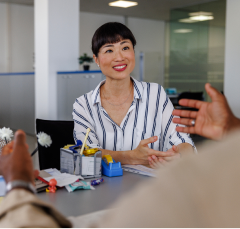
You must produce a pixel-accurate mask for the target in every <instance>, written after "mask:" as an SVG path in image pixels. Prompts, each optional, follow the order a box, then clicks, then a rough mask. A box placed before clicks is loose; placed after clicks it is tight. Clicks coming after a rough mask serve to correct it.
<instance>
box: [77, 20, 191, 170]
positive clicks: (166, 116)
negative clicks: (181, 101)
mask: <svg viewBox="0 0 240 229" xmlns="http://www.w3.org/2000/svg"><path fill="white" fill-rule="evenodd" d="M135 45H136V40H135V38H134V36H133V34H132V32H131V31H130V30H129V29H128V28H127V27H126V26H125V25H123V24H121V23H117V22H110V23H106V24H104V25H102V26H101V27H99V28H98V29H97V31H96V32H95V34H94V36H93V38H92V51H93V58H94V60H95V62H96V64H97V65H98V66H99V67H100V69H101V71H102V73H103V74H104V75H105V76H106V80H105V81H102V82H101V83H100V84H99V85H98V86H97V87H96V88H95V90H94V91H91V92H89V93H87V94H85V95H83V96H81V97H79V98H77V99H76V101H75V103H74V105H73V119H74V123H75V126H74V138H75V140H77V139H80V140H82V141H83V139H84V137H85V133H86V129H87V128H90V129H91V132H90V133H89V137H88V139H87V145H89V146H90V147H94V148H95V147H98V148H101V150H102V154H103V155H105V154H110V155H111V156H112V157H113V159H114V160H115V161H120V162H121V163H122V164H143V165H150V166H151V167H153V168H154V167H157V166H159V165H161V164H165V163H167V162H168V161H171V160H173V159H175V158H179V157H180V153H181V152H183V153H184V152H186V149H190V150H191V151H192V152H193V149H192V147H193V142H192V140H191V138H190V137H189V136H188V135H187V134H182V133H181V134H180V133H178V132H176V130H175V128H176V124H174V123H172V118H173V116H172V111H173V106H172V104H171V101H170V100H169V99H168V97H167V96H166V93H165V92H164V89H163V88H162V87H161V86H160V85H158V84H156V83H145V82H138V81H137V80H135V79H133V78H132V77H131V76H130V74H131V72H132V71H133V69H134V67H135V53H134V46H135Z"/></svg>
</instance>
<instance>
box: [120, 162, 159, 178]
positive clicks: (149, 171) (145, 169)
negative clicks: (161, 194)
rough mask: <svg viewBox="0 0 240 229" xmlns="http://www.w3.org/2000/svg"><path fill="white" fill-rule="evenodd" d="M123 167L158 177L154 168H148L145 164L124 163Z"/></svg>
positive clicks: (126, 169) (133, 171) (125, 169)
mask: <svg viewBox="0 0 240 229" xmlns="http://www.w3.org/2000/svg"><path fill="white" fill-rule="evenodd" d="M122 169H123V170H124V171H127V172H131V173H138V174H141V175H144V176H149V177H156V175H155V173H154V169H151V168H148V167H146V166H143V165H122Z"/></svg>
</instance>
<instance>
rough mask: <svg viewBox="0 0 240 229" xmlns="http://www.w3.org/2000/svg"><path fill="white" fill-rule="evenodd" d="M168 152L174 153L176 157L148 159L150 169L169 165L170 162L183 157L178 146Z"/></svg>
mask: <svg viewBox="0 0 240 229" xmlns="http://www.w3.org/2000/svg"><path fill="white" fill-rule="evenodd" d="M167 152H172V153H173V154H174V155H173V156H170V157H157V156H155V155H152V156H151V157H148V161H149V165H150V167H151V168H153V169H157V168H159V167H161V166H165V165H167V164H168V163H169V162H170V161H173V160H175V159H179V158H180V157H181V155H180V153H179V147H178V146H175V145H173V147H172V148H171V149H169V150H168V151H167Z"/></svg>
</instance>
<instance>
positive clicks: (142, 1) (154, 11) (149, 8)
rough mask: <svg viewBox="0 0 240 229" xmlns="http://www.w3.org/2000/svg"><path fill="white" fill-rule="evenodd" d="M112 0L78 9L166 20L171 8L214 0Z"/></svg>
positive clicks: (93, 0)
mask: <svg viewBox="0 0 240 229" xmlns="http://www.w3.org/2000/svg"><path fill="white" fill-rule="evenodd" d="M113 1H116V0H80V11H83V12H92V13H100V14H113V15H124V16H131V17H139V18H148V19H156V20H166V21H168V20H169V16H170V15H169V12H170V10H171V9H174V8H181V7H186V6H191V5H196V4H201V3H206V2H212V1H216V0H132V1H137V2H138V5H137V6H133V7H129V8H120V7H111V6H108V3H109V2H113ZM0 2H8V3H14V4H23V5H33V2H34V0H0Z"/></svg>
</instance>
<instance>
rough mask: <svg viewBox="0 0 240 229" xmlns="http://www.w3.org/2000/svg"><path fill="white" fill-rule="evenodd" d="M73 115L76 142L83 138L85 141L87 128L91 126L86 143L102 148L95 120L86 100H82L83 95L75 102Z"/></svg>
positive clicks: (92, 146)
mask: <svg viewBox="0 0 240 229" xmlns="http://www.w3.org/2000/svg"><path fill="white" fill-rule="evenodd" d="M72 115H73V121H74V131H73V137H74V140H75V142H77V140H81V141H82V142H83V141H84V138H85V135H86V130H87V129H88V128H90V129H91V131H90V132H89V135H88V138H87V143H86V144H87V145H88V146H89V147H91V148H102V147H101V146H100V143H99V139H98V136H97V134H96V132H95V124H94V120H93V119H92V118H91V115H90V113H89V111H88V108H87V106H86V105H85V103H84V101H82V100H81V97H80V99H76V101H75V103H74V104H73V113H72Z"/></svg>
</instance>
